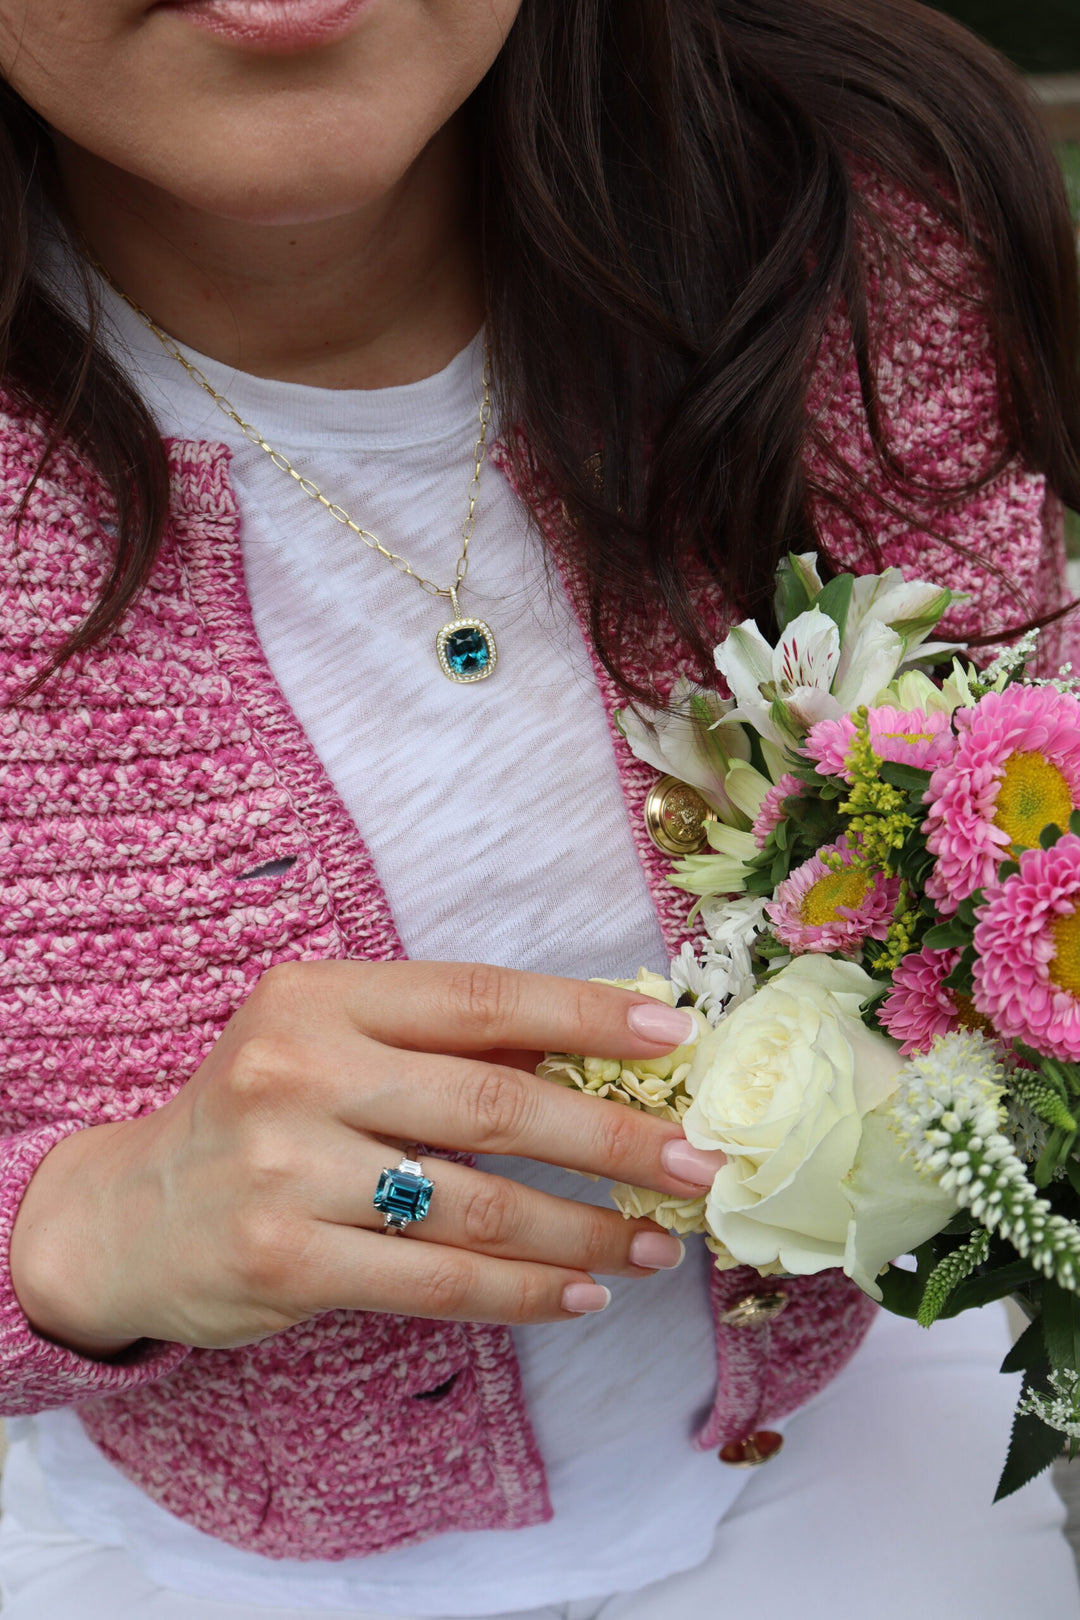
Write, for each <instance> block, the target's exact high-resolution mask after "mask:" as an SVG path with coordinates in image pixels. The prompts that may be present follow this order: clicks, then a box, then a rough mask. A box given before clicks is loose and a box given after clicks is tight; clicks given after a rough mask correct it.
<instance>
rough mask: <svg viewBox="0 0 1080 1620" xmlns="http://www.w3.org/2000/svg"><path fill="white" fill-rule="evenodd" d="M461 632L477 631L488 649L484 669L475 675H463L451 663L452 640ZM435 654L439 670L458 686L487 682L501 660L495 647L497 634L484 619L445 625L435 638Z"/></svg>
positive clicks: (459, 621) (463, 620) (458, 620)
mask: <svg viewBox="0 0 1080 1620" xmlns="http://www.w3.org/2000/svg"><path fill="white" fill-rule="evenodd" d="M459 630H475V631H476V632H477V633H478V634H479V635H480V636H481V638H482V639H483V642H484V646H485V648H486V649H487V658H486V660H485V662H484V667H483V669H479V670H476V671H475V672H474V673H473V674H463V673H461V672H460V671H458V670H456V669H455V668H454V666H453V664H452V663H451V662H450V649H449V643H450V638H451V636H453V635H455V634H456V633H457V632H458V631H459ZM435 652H436V656H437V657H438V660H439V668H440V669H441V670H442V672H443V674H444V675H445V676H446V678H447V680H448V681H453V682H454V684H455V685H456V686H472V685H474V684H475V683H476V682H477V681H486V680H487V678H488V676H489V675H493V674H494V672H495V665H496V663H497V662H498V658H499V652H498V648H497V647H496V645H495V633H494V631H493V630H492V628H491V626H490V625H489V624H485V622H484V620H483V619H470V618H466V617H459V618H457V619H452V620H451V621H450V623H449V624H444V625H443V627H442V629H441V630H440V631H439V633H438V635H437V636H436V637H435Z"/></svg>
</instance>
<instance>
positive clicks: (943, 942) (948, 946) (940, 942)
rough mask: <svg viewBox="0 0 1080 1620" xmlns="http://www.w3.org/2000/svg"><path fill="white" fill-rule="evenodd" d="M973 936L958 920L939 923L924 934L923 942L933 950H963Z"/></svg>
mask: <svg viewBox="0 0 1080 1620" xmlns="http://www.w3.org/2000/svg"><path fill="white" fill-rule="evenodd" d="M970 938H971V934H970V931H969V930H968V929H967V928H964V927H962V926H961V924H960V923H956V922H944V923H938V925H937V927H936V928H928V929H927V930H926V933H925V934H924V935H923V944H924V945H929V947H930V949H931V950H933V951H951V950H962V949H963V947H964V946H965V945H966V944H967V943H968V940H969V939H970Z"/></svg>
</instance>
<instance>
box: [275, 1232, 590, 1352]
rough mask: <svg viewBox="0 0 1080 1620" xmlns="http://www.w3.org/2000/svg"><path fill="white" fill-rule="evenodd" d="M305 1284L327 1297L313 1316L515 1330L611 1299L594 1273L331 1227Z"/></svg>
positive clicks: (315, 1305)
mask: <svg viewBox="0 0 1080 1620" xmlns="http://www.w3.org/2000/svg"><path fill="white" fill-rule="evenodd" d="M304 1284H305V1293H310V1292H311V1291H313V1290H314V1291H315V1292H317V1294H318V1296H319V1297H318V1299H317V1300H313V1301H311V1311H312V1313H315V1312H322V1311H328V1310H353V1311H385V1312H388V1313H390V1314H391V1315H395V1316H420V1317H426V1318H430V1319H432V1320H434V1321H441V1322H496V1323H500V1324H503V1325H505V1326H508V1327H518V1326H523V1325H525V1324H526V1323H529V1322H562V1321H567V1322H569V1321H572V1320H574V1319H575V1318H576V1317H578V1316H582V1315H586V1314H590V1313H592V1312H595V1311H600V1310H603V1309H604V1307H605V1306H606V1305H607V1303H608V1301H609V1300H610V1298H611V1295H610V1293H609V1291H608V1290H607V1289H606V1288H604V1287H602V1286H601V1285H600V1284H599V1283H596V1282H594V1281H593V1279H592V1278H591V1277H590V1276H589V1274H588V1272H586V1271H574V1270H571V1269H568V1268H565V1267H562V1266H545V1265H541V1264H539V1263H537V1262H535V1261H529V1260H502V1259H498V1258H496V1257H494V1256H491V1255H486V1254H475V1253H473V1251H472V1250H470V1249H454V1248H450V1247H449V1246H448V1245H445V1244H440V1243H427V1242H425V1241H424V1240H423V1238H421V1237H418V1236H402V1237H395V1238H387V1237H385V1236H383V1235H382V1234H381V1233H377V1232H365V1231H362V1230H359V1229H358V1228H356V1227H352V1226H334V1225H330V1224H326V1225H323V1226H322V1228H321V1232H320V1236H319V1238H318V1239H317V1240H316V1242H315V1243H314V1244H312V1245H311V1246H310V1247H309V1250H308V1252H307V1254H306V1255H305V1256H304Z"/></svg>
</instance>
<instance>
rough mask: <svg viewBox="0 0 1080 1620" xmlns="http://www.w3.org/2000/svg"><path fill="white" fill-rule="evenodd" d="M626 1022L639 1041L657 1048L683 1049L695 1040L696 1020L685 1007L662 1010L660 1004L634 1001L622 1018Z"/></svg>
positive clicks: (696, 1033)
mask: <svg viewBox="0 0 1080 1620" xmlns="http://www.w3.org/2000/svg"><path fill="white" fill-rule="evenodd" d="M626 1022H627V1023H628V1024H629V1025H630V1028H631V1029H632V1030H633V1032H634V1034H635V1035H637V1036H639V1037H640V1038H641V1040H643V1041H655V1043H656V1045H657V1046H666V1047H667V1048H668V1049H669V1050H670V1048H671V1047H673V1046H686V1045H687V1044H688V1043H689V1042H690V1041H696V1040H697V1037H698V1026H697V1019H696V1018H695V1017H694V1015H693V1013H692V1012H690V1011H689V1010H688V1009H687V1008H686V1007H665V1006H664V1003H663V1002H662V1001H638V1002H635V1003H634V1005H633V1006H632V1007H631V1008H630V1011H629V1012H628V1013H627V1015H626Z"/></svg>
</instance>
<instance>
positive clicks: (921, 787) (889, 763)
mask: <svg viewBox="0 0 1080 1620" xmlns="http://www.w3.org/2000/svg"><path fill="white" fill-rule="evenodd" d="M878 774H879V775H880V777H881V779H882V781H883V782H888V784H889V786H890V787H894V788H902V789H903V790H904V792H905V793H918V794H919V795H920V797H921V795H922V794H924V793H925V792H926V789H927V788H928V787H929V785H930V772H929V771H921V770H919V768H918V766H917V765H902V764H900V763H899V761H897V760H893V759H885V760H882V762H881V767H880V770H879V773H878Z"/></svg>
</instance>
